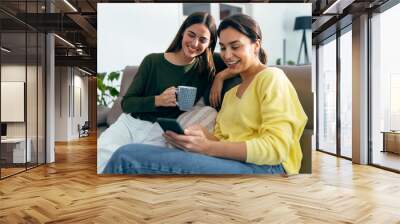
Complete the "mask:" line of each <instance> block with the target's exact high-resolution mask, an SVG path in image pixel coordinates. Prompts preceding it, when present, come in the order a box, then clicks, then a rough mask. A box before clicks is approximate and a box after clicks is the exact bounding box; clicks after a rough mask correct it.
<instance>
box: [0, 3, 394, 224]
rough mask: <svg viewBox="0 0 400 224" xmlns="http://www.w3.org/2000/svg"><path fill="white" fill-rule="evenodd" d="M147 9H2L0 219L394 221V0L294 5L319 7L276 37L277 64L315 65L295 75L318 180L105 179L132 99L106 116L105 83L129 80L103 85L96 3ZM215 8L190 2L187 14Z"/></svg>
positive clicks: (236, 7)
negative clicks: (118, 118) (106, 153)
mask: <svg viewBox="0 0 400 224" xmlns="http://www.w3.org/2000/svg"><path fill="white" fill-rule="evenodd" d="M140 2H146V3H147V4H151V2H159V1H111V0H110V1H105V0H103V1H102V0H86V1H77V0H62V1H61V0H60V1H54V0H40V1H38V0H35V1H30V0H24V1H22V0H19V1H18V0H4V1H1V3H0V40H1V41H0V45H1V56H0V64H1V73H0V77H1V78H0V81H1V87H0V88H1V108H0V109H1V117H0V118H1V133H2V143H1V145H0V159H1V160H0V199H1V201H2V203H1V205H0V222H5V223H15V222H23V221H24V220H25V221H26V220H29V221H31V222H37V223H43V222H87V221H93V222H101V223H108V222H116V221H122V222H127V221H128V220H129V222H137V223H183V222H185V223H190V222H206V223H209V222H216V221H219V222H224V223H225V222H226V223H248V222H262V223H269V222H281V223H286V222H301V223H302V222H311V223H314V222H328V223H337V222H349V223H364V222H366V223H372V222H377V223H398V222H399V220H400V215H399V214H398V209H399V208H400V204H399V202H397V200H394V198H396V197H399V196H400V195H399V192H398V190H397V189H399V188H400V181H399V173H400V115H399V114H400V104H399V101H398V100H396V95H398V93H399V91H400V78H399V77H400V76H399V74H400V68H399V67H398V66H397V63H396V57H395V52H398V51H399V50H400V44H399V43H398V42H397V41H396V40H398V39H400V36H399V35H400V34H398V33H396V31H395V29H393V27H395V26H396V21H399V20H400V16H399V15H400V4H398V1H394V0H378V1H373V0H368V1H357V0H336V1H334V0H331V1H328V0H311V1H308V0H305V1H290V2H291V3H308V4H311V10H312V17H311V27H309V26H307V25H301V20H300V19H299V20H298V21H296V20H293V21H291V25H290V30H291V31H295V32H298V34H297V35H296V38H297V37H298V39H296V41H294V42H290V41H288V43H286V44H287V45H285V43H284V42H285V41H283V40H279V42H277V43H276V45H277V48H279V50H277V51H274V56H273V57H274V58H273V60H271V66H283V67H289V68H292V69H294V71H297V70H296V69H298V68H299V67H302V66H303V67H304V66H307V65H308V67H309V70H310V72H309V74H308V78H307V80H308V82H307V84H306V85H304V84H303V83H297V81H293V80H292V82H296V83H294V85H295V87H296V90H297V91H298V94H299V95H303V93H299V92H300V91H302V90H301V89H300V88H302V87H304V86H307V87H304V88H305V89H306V90H305V91H308V92H310V94H311V95H312V97H309V98H310V99H311V105H312V106H310V105H308V106H307V107H306V108H305V109H306V110H307V109H309V110H310V111H311V112H309V113H310V114H311V117H312V118H313V119H312V122H311V123H310V125H311V127H310V129H309V135H310V139H309V142H307V143H304V144H308V145H309V146H310V152H309V153H310V154H312V161H310V163H309V164H308V165H309V167H308V169H309V172H304V173H305V174H300V175H296V176H289V177H281V176H254V175H249V176H182V177H177V176H172V177H165V176H155V177H152V176H104V175H97V174H96V138H97V136H98V134H99V132H98V131H97V126H98V125H99V123H101V125H109V124H108V122H111V121H112V120H113V119H115V115H114V117H112V116H113V115H109V114H112V113H111V112H112V111H113V110H114V111H115V110H116V108H114V109H113V103H114V101H115V100H116V101H115V102H117V101H118V100H117V99H118V97H120V96H121V95H122V94H123V90H122V89H121V90H118V91H120V92H118V93H115V94H112V97H108V98H107V97H106V98H105V99H104V100H105V101H106V102H105V103H103V106H105V107H104V108H101V110H100V111H99V110H98V108H97V106H96V105H98V104H99V103H98V102H99V101H101V99H99V98H98V94H99V91H100V92H101V90H98V87H99V86H97V85H98V83H99V82H98V80H99V77H101V79H104V81H103V82H102V83H105V84H110V83H111V86H113V85H114V86H120V83H121V80H122V83H124V81H123V80H124V79H127V78H129V77H128V76H127V75H125V74H129V73H131V72H132V71H131V70H129V69H132V67H127V68H126V69H125V70H120V71H119V72H118V75H117V74H114V76H118V78H119V81H118V80H116V79H118V78H115V79H113V78H111V79H110V78H109V77H110V74H100V75H101V76H97V78H96V74H97V73H101V72H103V71H100V70H99V71H98V67H97V62H98V61H97V59H98V57H97V52H98V51H97V48H98V47H99V46H97V42H98V41H97V29H98V27H97V25H98V22H97V19H98V18H97V13H98V8H97V7H98V3H132V4H133V3H140ZM262 2H265V3H285V4H286V5H288V6H289V7H290V5H291V4H290V3H288V1H262ZM258 3H260V2H259V1H257V4H258ZM218 4H219V6H218V7H219V8H218V9H219V10H218V11H213V12H214V13H217V14H216V15H217V16H222V15H227V14H229V13H233V12H243V11H241V10H244V11H245V12H247V11H246V10H245V9H246V7H245V6H242V5H245V3H234V4H233V3H218ZM208 5H210V4H209V3H203V2H201V1H198V2H197V3H182V11H184V10H185V8H186V10H187V9H188V8H190V7H192V8H200V9H203V8H204V7H205V8H207V7H208ZM253 7H257V6H256V4H254V6H253ZM213 10H215V8H213ZM303 33H304V35H312V43H304V41H303V39H302V35H303ZM290 44H293V45H290ZM284 45H285V46H286V47H290V48H295V52H296V54H295V55H294V56H289V55H285V53H282V50H281V49H283V48H284V47H283V46H284ZM311 45H312V46H311ZM107 47H108V46H107ZM283 52H286V51H285V50H283ZM297 52H298V54H297ZM276 55H278V56H276ZM297 56H298V57H297ZM278 59H279V60H278ZM130 65H133V66H135V65H137V63H136V64H135V63H133V64H130ZM288 71H289V70H288ZM295 73H296V72H294V73H293V76H294V79H296V76H295ZM289 75H290V74H289ZM107 79H108V80H107ZM299 79H300V78H299ZM298 82H301V81H298ZM114 83H117V84H114ZM121 88H122V87H121ZM125 88H126V87H125ZM100 95H101V94H100ZM110 95H111V94H110ZM302 103H303V102H302ZM307 103H308V104H310V102H307ZM107 106H108V109H107ZM303 107H304V105H303ZM98 116H99V117H98ZM309 117H310V116H309ZM111 123H112V122H111ZM82 126H84V128H82ZM81 134H82V136H81ZM86 135H87V136H86ZM84 136H86V137H84ZM303 153H304V152H303ZM307 173H311V174H307ZM32 198H35V200H31V199H32Z"/></svg>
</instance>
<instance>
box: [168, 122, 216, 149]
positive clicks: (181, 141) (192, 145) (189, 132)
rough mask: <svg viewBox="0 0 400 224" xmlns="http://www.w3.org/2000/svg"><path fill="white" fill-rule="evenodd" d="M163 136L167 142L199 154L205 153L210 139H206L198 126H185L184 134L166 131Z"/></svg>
mask: <svg viewBox="0 0 400 224" xmlns="http://www.w3.org/2000/svg"><path fill="white" fill-rule="evenodd" d="M164 137H165V139H166V140H167V142H169V143H170V144H171V145H173V146H175V147H178V148H180V149H183V150H186V151H190V152H197V153H201V154H207V150H208V145H209V143H210V140H208V139H207V137H206V135H205V134H204V132H203V130H202V129H201V127H200V126H192V127H190V128H186V129H185V134H184V135H179V134H176V133H175V132H171V131H167V132H165V134H164Z"/></svg>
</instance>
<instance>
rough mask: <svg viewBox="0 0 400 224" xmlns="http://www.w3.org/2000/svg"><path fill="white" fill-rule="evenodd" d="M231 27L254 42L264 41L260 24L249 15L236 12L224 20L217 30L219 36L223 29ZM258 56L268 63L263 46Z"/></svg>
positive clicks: (262, 61)
mask: <svg viewBox="0 0 400 224" xmlns="http://www.w3.org/2000/svg"><path fill="white" fill-rule="evenodd" d="M229 27H231V28H233V29H235V30H237V31H239V32H240V33H242V34H244V35H246V36H247V37H248V38H249V39H250V40H251V41H252V42H253V43H254V42H256V41H257V40H260V43H261V41H262V34H261V29H260V26H259V25H258V23H257V22H256V21H255V20H254V19H253V18H251V17H250V16H248V15H245V14H235V15H232V16H229V17H227V18H225V19H224V20H222V22H221V24H219V27H218V30H217V34H218V36H219V35H220V33H221V31H222V30H224V29H226V28H229ZM258 58H259V59H260V61H261V63H263V64H267V54H266V53H265V50H264V49H263V48H262V47H261V46H260V51H259V52H258Z"/></svg>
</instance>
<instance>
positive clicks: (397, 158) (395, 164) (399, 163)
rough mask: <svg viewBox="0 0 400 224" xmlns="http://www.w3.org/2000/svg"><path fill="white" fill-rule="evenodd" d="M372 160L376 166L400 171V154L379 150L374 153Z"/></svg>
mask: <svg viewBox="0 0 400 224" xmlns="http://www.w3.org/2000/svg"><path fill="white" fill-rule="evenodd" d="M372 160H373V163H374V164H377V165H381V166H384V167H389V168H392V169H395V170H400V154H396V153H392V152H381V151H378V150H377V151H375V152H374V155H373V157H372Z"/></svg>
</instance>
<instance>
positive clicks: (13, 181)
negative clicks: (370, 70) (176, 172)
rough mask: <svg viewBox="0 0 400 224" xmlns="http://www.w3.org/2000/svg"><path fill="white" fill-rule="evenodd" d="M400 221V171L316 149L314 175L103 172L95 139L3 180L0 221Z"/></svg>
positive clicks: (0, 183) (62, 147)
mask: <svg viewBox="0 0 400 224" xmlns="http://www.w3.org/2000/svg"><path fill="white" fill-rule="evenodd" d="M44 222H47V223H221V224H225V223H373V224H375V223H385V224H387V223H400V175H399V174H396V173H392V172H388V171H384V170H380V169H378V168H374V167H369V166H359V165H353V164H351V162H350V161H348V160H343V159H337V158H336V157H333V156H330V155H327V154H323V153H321V152H314V154H313V174H312V175H297V176H292V177H282V176H266V175H264V176H179V177H165V176H164V177H162V176H147V177H146V176H98V175H97V174H96V138H95V137H89V138H84V139H82V140H81V141H77V142H71V143H69V144H57V146H56V163H54V164H51V165H46V166H41V167H38V168H35V169H33V170H29V171H27V172H25V173H21V174H18V175H16V176H13V177H10V178H7V179H5V180H2V181H0V223H44Z"/></svg>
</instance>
